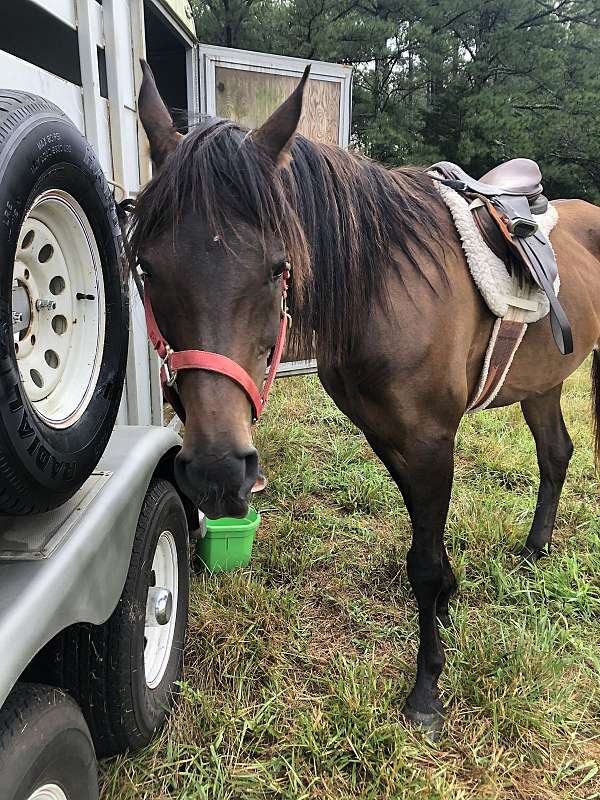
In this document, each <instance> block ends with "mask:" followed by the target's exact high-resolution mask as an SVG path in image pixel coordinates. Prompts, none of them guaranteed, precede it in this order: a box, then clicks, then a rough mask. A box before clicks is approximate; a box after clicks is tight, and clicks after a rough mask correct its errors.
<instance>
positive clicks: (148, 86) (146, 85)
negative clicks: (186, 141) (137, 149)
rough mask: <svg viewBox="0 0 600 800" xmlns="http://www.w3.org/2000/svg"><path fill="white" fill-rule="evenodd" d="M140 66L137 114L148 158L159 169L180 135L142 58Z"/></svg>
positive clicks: (148, 67)
mask: <svg viewBox="0 0 600 800" xmlns="http://www.w3.org/2000/svg"><path fill="white" fill-rule="evenodd" d="M140 65H141V67H142V72H143V74H144V79H143V80H142V86H141V88H140V94H139V97H138V114H139V115H140V120H141V122H142V125H143V126H144V130H145V131H146V136H147V137H148V141H149V142H150V157H151V158H152V161H153V162H154V164H155V165H156V166H157V167H160V166H161V164H162V163H163V162H164V160H165V159H166V157H167V156H168V155H169V153H171V152H172V151H173V150H174V149H175V148H176V147H177V144H178V142H179V140H180V139H182V138H183V137H182V135H181V134H180V133H178V131H177V129H176V128H175V125H174V124H173V119H172V117H171V115H170V114H169V112H168V111H167V107H166V106H165V104H164V103H163V100H162V97H161V96H160V94H159V92H158V89H157V88H156V82H155V80H154V75H153V74H152V70H151V69H150V66H149V65H148V63H147V62H146V61H144V59H143V58H140Z"/></svg>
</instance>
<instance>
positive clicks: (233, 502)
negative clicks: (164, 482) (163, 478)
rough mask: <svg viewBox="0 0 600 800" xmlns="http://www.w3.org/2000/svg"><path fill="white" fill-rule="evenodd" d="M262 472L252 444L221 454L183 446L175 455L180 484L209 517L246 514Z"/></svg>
mask: <svg viewBox="0 0 600 800" xmlns="http://www.w3.org/2000/svg"><path fill="white" fill-rule="evenodd" d="M259 474H260V472H259V467H258V453H257V452H256V450H255V449H254V448H253V447H248V448H246V449H245V450H242V451H241V452H239V453H226V454H224V455H220V456H214V455H212V456H205V455H203V454H201V453H197V452H190V453H188V452H186V450H185V448H184V449H182V450H181V452H180V453H179V454H178V455H177V457H176V459H175V479H176V481H177V483H178V485H179V488H180V489H181V490H182V491H183V493H184V494H185V495H187V497H189V499H190V500H191V501H192V502H193V503H194V505H196V506H197V507H198V508H199V509H200V510H201V511H203V512H204V513H205V514H206V516H207V517H209V518H210V519H219V517H244V516H246V514H247V513H248V504H249V500H250V494H251V491H252V487H253V486H254V485H255V483H256V481H257V479H258V477H259Z"/></svg>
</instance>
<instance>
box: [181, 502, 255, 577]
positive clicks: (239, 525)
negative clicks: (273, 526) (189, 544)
mask: <svg viewBox="0 0 600 800" xmlns="http://www.w3.org/2000/svg"><path fill="white" fill-rule="evenodd" d="M259 525H260V514H259V513H258V511H257V510H256V509H255V508H253V507H252V506H250V509H249V510H248V514H247V515H246V516H245V517H244V519H234V518H233V517H223V518H222V519H208V517H207V519H206V535H205V536H203V537H202V538H201V539H198V541H197V544H196V552H197V553H198V557H199V558H200V560H201V561H202V562H203V564H204V565H205V567H206V568H207V569H209V570H210V571H211V572H231V571H232V570H234V569H237V568H238V567H245V566H247V565H248V564H249V563H250V556H251V555H252V545H253V544H254V535H255V534H256V529H257V528H258V526H259Z"/></svg>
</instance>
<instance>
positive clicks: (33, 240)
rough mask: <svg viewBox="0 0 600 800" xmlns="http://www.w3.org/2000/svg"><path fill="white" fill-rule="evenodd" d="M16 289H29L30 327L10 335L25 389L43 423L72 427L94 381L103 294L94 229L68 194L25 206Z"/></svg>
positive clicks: (101, 339) (54, 193) (46, 194)
mask: <svg viewBox="0 0 600 800" xmlns="http://www.w3.org/2000/svg"><path fill="white" fill-rule="evenodd" d="M17 287H23V288H24V289H25V290H26V292H27V296H28V300H29V306H30V315H31V317H30V324H29V327H28V328H27V330H24V331H22V332H20V333H15V334H14V341H15V351H16V356H17V364H18V366H19V373H20V375H21V381H22V383H23V388H24V390H25V393H26V394H27V397H28V398H29V400H30V401H31V403H32V405H33V408H34V409H35V411H36V413H37V414H38V416H40V417H41V418H42V419H43V420H44V421H45V422H46V423H47V424H49V425H51V426H53V427H55V428H67V427H70V426H71V425H73V423H75V422H76V421H77V420H78V419H80V417H81V416H82V414H83V413H84V412H85V410H86V408H87V406H88V405H89V402H90V400H91V399H92V396H93V393H94V389H95V386H96V382H97V380H98V373H99V371H100V365H101V363H102V351H103V348H104V324H105V298H104V282H103V278H102V266H101V262H100V254H99V252H98V248H97V245H96V240H95V238H94V234H93V232H92V229H91V227H90V224H89V222H88V220H87V217H86V216H85V213H84V211H83V209H82V208H81V206H80V205H79V203H78V202H77V201H76V200H75V199H74V198H73V197H71V195H70V194H68V193H67V192H64V191H62V190H59V189H51V190H49V191H47V192H44V193H43V194H41V195H40V196H39V197H38V198H37V200H36V201H35V203H34V204H33V206H32V207H31V209H30V210H29V212H28V214H27V217H26V218H25V221H24V222H23V225H22V227H21V232H20V236H19V245H18V248H17V253H16V256H15V265H14V270H13V288H17ZM39 301H41V303H42V305H41V306H40V307H38V305H39ZM52 304H54V306H55V307H54V308H52V307H49V306H51V305H52Z"/></svg>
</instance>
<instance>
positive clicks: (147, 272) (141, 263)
mask: <svg viewBox="0 0 600 800" xmlns="http://www.w3.org/2000/svg"><path fill="white" fill-rule="evenodd" d="M138 265H139V267H140V270H141V271H142V275H145V276H146V278H151V277H152V273H151V272H150V269H149V267H148V264H146V262H145V261H138Z"/></svg>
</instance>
